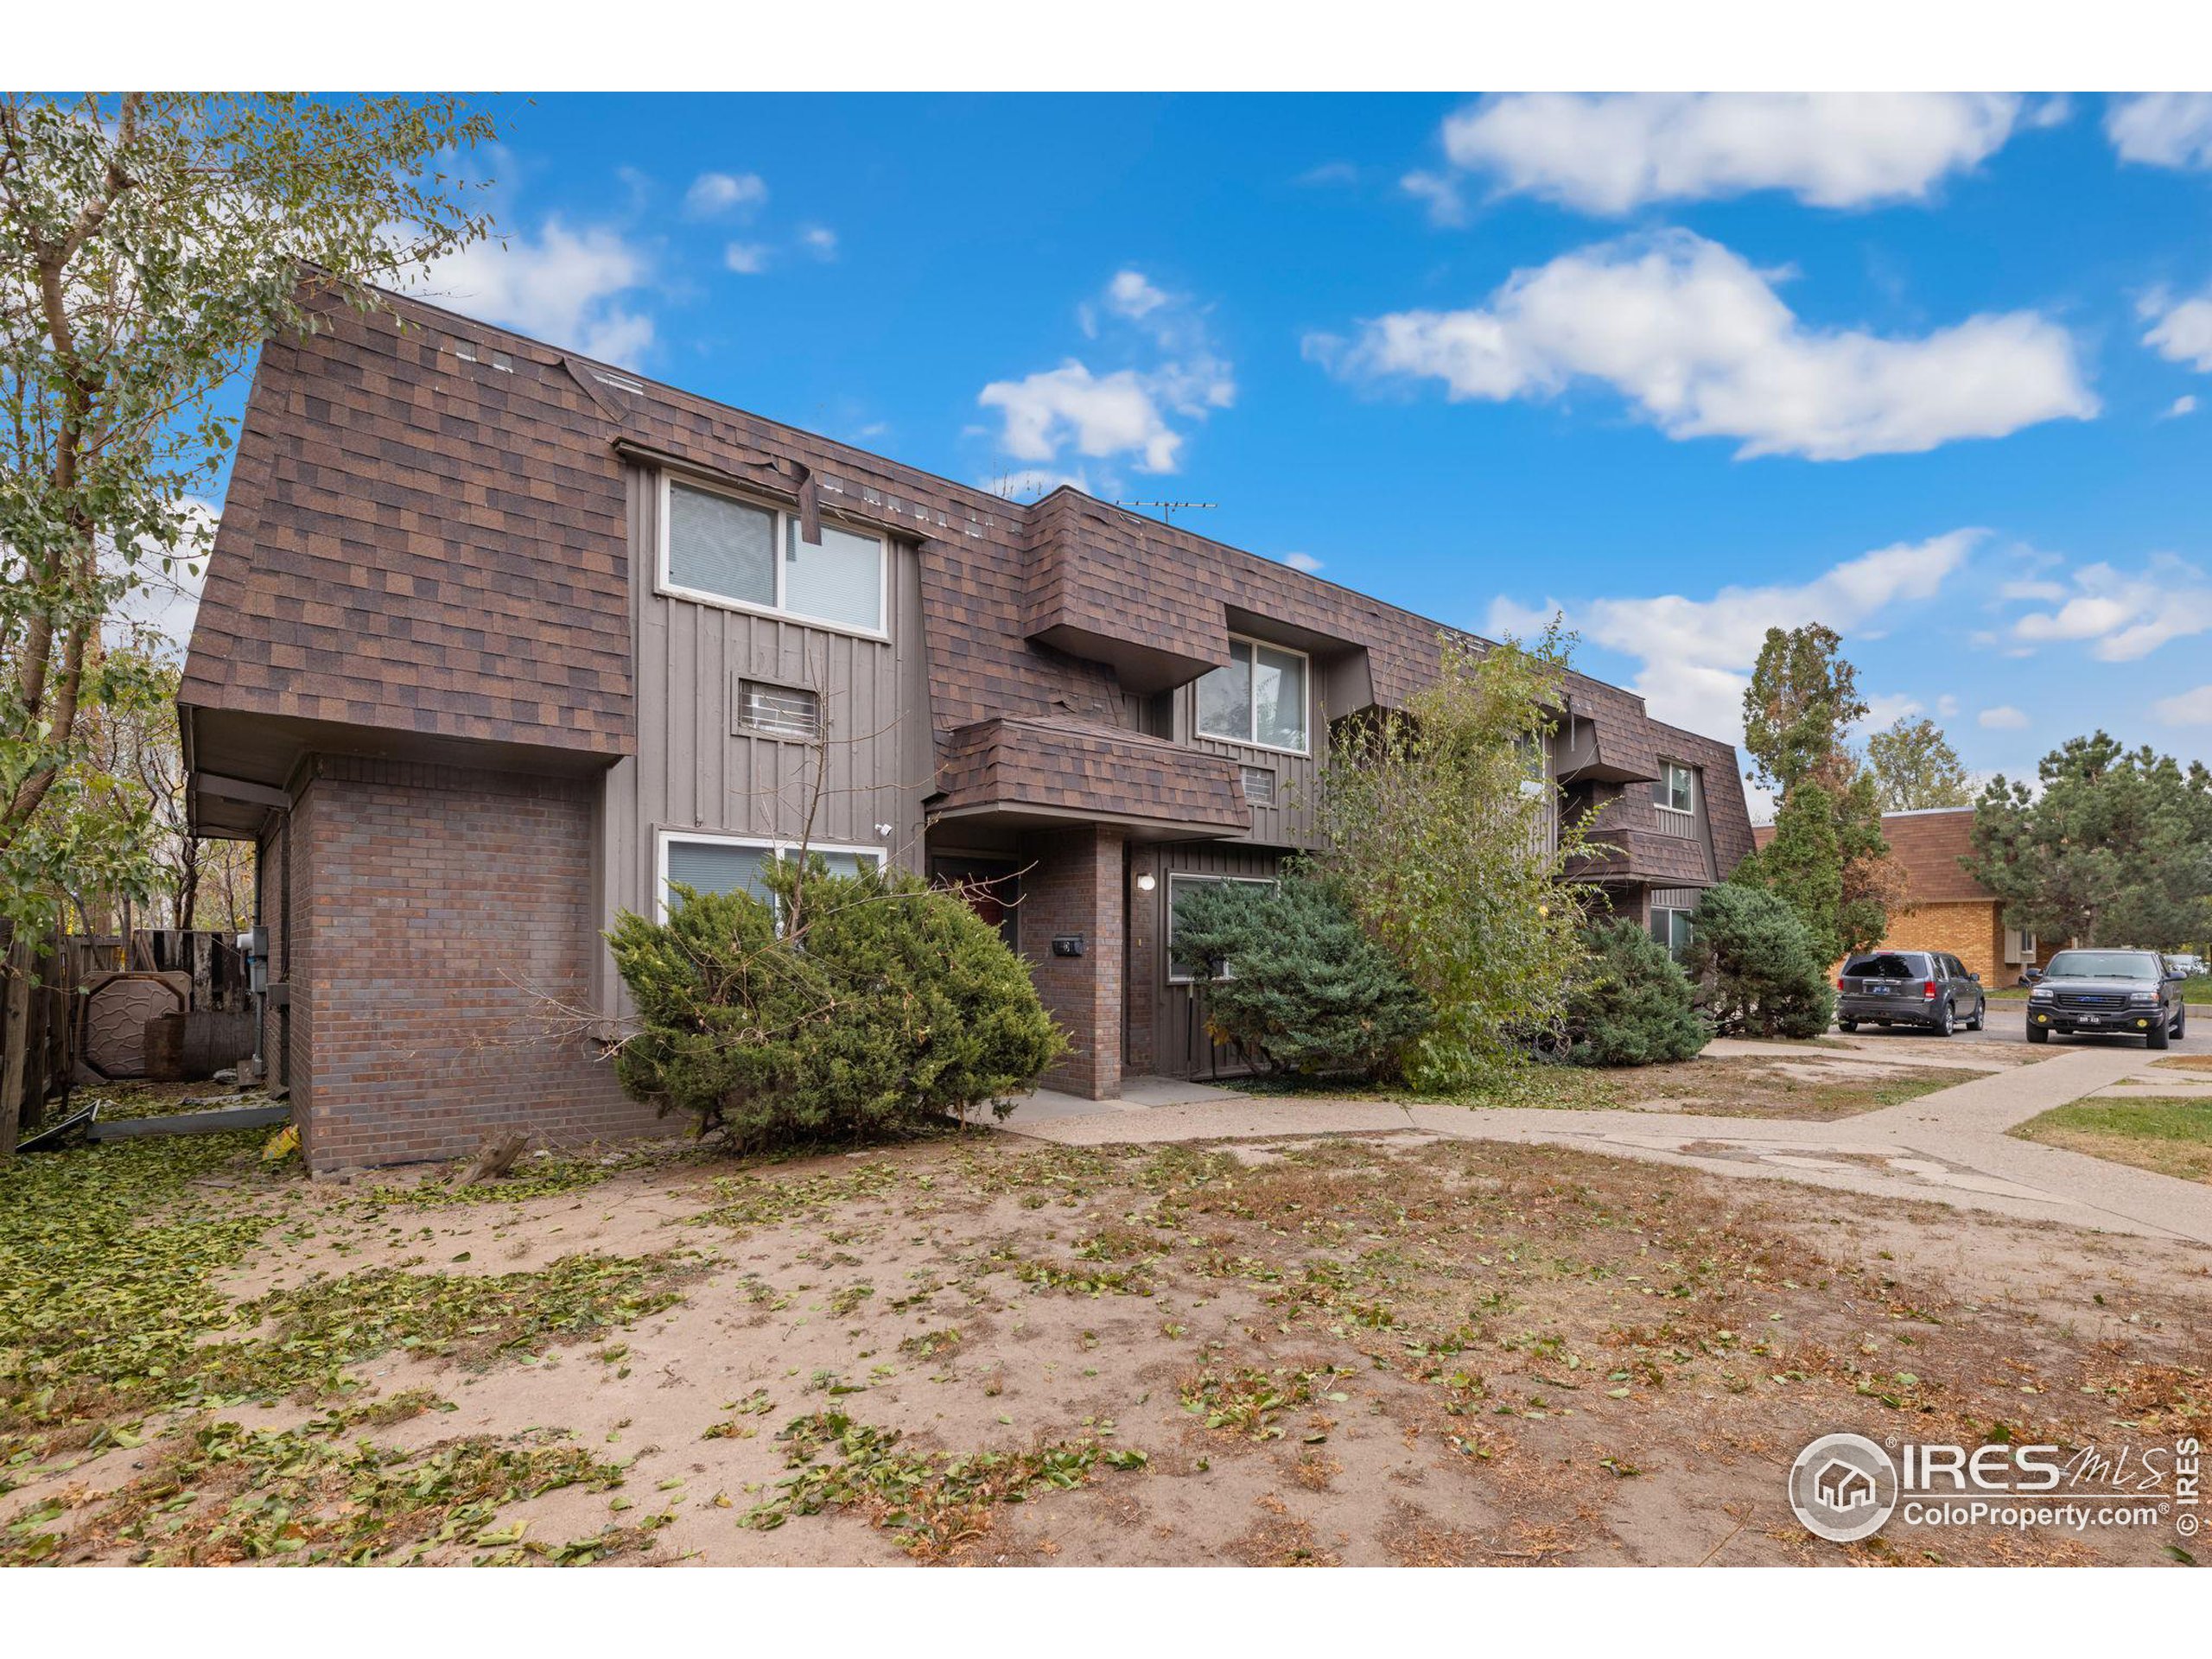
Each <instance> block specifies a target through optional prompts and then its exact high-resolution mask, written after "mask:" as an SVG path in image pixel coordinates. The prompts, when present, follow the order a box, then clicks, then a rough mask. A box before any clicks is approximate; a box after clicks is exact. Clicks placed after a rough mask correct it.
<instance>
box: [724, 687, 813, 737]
mask: <svg viewBox="0 0 2212 1659" xmlns="http://www.w3.org/2000/svg"><path fill="white" fill-rule="evenodd" d="M737 728H738V729H739V730H740V731H741V732H765V733H766V734H768V735H770V736H772V737H795V738H800V739H813V738H817V737H819V736H821V735H822V697H821V695H820V693H818V692H814V691H809V690H804V689H803V688H800V687H797V686H789V685H771V684H769V683H767V682H766V681H765V680H741V681H739V682H738V687H737Z"/></svg>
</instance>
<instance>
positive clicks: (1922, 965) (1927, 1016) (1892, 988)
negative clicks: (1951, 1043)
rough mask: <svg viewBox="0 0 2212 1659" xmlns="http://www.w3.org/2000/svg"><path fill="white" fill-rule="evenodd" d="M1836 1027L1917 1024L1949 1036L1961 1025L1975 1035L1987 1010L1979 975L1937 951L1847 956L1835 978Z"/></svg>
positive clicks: (1898, 951) (1877, 952)
mask: <svg viewBox="0 0 2212 1659" xmlns="http://www.w3.org/2000/svg"><path fill="white" fill-rule="evenodd" d="M1835 988H1836V992H1837V997H1836V1009H1835V1023H1836V1027H1837V1028H1838V1029H1839V1030H1841V1031H1856V1030H1858V1029H1859V1027H1861V1026H1918V1027H1922V1028H1923V1030H1927V1031H1932V1032H1935V1033H1937V1034H1938V1035H1939V1036H1943V1037H1948V1036H1949V1035H1950V1034H1951V1033H1953V1032H1955V1031H1956V1030H1957V1029H1958V1028H1959V1027H1961V1026H1964V1027H1966V1028H1967V1030H1968V1031H1980V1029H1981V1025H1982V1020H1983V1018H1984V1017H1985V1015H1986V1014H1987V1012H1988V1007H1989V1005H1988V1002H1987V1001H1986V998H1985V997H1984V995H1983V994H1982V988H1981V976H1980V975H1978V974H1970V973H1968V972H1967V969H1966V964H1965V963H1961V961H1960V960H1959V959H1958V958H1957V957H1954V956H1950V955H1948V954H1946V953H1945V952H1943V951H1941V950H1870V951H1867V952H1866V954H1865V955H1863V956H1857V957H1851V958H1850V959H1849V960H1848V961H1847V962H1846V963H1844V964H1843V972H1842V973H1841V974H1840V975H1839V976H1837V977H1836V982H1835Z"/></svg>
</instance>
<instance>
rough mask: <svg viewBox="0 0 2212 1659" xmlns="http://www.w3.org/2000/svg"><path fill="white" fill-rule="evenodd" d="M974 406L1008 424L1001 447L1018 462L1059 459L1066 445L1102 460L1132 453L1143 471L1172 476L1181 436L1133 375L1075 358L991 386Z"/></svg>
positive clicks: (1140, 378) (1131, 371) (1142, 379)
mask: <svg viewBox="0 0 2212 1659" xmlns="http://www.w3.org/2000/svg"><path fill="white" fill-rule="evenodd" d="M976 402H977V403H979V404H982V406H983V407H984V408H986V409H995V410H1000V411H1001V413H1002V414H1003V416H1005V420H1006V426H1005V429H1004V431H1003V432H1002V433H1001V436H1000V447H1001V448H1003V449H1004V450H1005V451H1006V452H1007V454H1009V455H1012V456H1013V457H1014V459H1015V460H1017V461H1056V460H1058V457H1059V453H1060V449H1061V448H1062V446H1063V445H1065V444H1073V445H1074V447H1075V450H1076V453H1077V454H1084V455H1090V456H1095V457H1103V456H1107V455H1116V454H1125V453H1128V452H1130V451H1134V452H1135V453H1136V454H1137V455H1138V457H1139V459H1138V462H1137V464H1138V466H1139V467H1141V468H1142V469H1143V470H1144V471H1146V472H1147V473H1172V472H1173V471H1174V470H1175V456H1176V452H1177V451H1178V450H1179V449H1180V448H1182V444H1183V438H1182V435H1181V434H1180V433H1179V432H1177V431H1175V430H1174V429H1173V428H1171V427H1170V426H1169V425H1168V424H1167V422H1166V417H1165V416H1163V415H1162V414H1161V413H1160V404H1159V401H1158V399H1157V398H1155V397H1154V395H1153V391H1152V389H1151V387H1150V386H1149V385H1147V383H1146V380H1145V377H1143V376H1142V375H1140V374H1139V373H1137V372H1136V371H1135V370H1134V369H1118V370H1116V371H1115V372H1113V373H1111V374H1106V375H1097V374H1093V373H1092V372H1090V369H1088V368H1086V367H1085V366H1084V365H1083V364H1082V363H1080V362H1078V361H1077V360H1076V359H1074V358H1070V359H1068V360H1067V361H1066V362H1065V363H1063V364H1061V365H1060V366H1059V367H1058V368H1057V369H1040V370H1039V371H1038V372H1036V373H1034V374H1031V375H1025V376H1024V377H1023V378H1020V379H1019V380H994V381H992V382H991V384H990V385H987V386H985V387H984V388H983V390H982V392H981V393H980V394H979V395H978V396H977V397H976Z"/></svg>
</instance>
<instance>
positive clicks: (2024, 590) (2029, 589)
mask: <svg viewBox="0 0 2212 1659" xmlns="http://www.w3.org/2000/svg"><path fill="white" fill-rule="evenodd" d="M1997 597H1998V598H1999V599H2000V600H2007V599H2009V600H2045V601H2048V600H2055V599H2063V598H2065V597H2066V584H2065V583H2064V582H2050V581H2047V580H2046V579H2044V577H2041V576H2029V577H2024V578H2023V579H2021V580H2019V581H2017V582H1999V583H1998V585H1997Z"/></svg>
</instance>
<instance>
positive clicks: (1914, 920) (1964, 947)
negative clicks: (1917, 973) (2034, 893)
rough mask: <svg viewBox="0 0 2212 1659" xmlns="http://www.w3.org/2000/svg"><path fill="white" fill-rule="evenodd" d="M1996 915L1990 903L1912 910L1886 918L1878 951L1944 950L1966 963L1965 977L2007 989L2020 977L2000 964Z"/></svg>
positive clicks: (2001, 937) (2001, 942)
mask: <svg viewBox="0 0 2212 1659" xmlns="http://www.w3.org/2000/svg"><path fill="white" fill-rule="evenodd" d="M1999 912H2000V906H1999V905H1998V903H1997V901H1996V900H1995V899H1961V900H1958V901H1956V902H1954V903H1946V904H1929V905H1920V906H1916V907H1914V908H1913V909H1911V910H1908V911H1904V912H1901V913H1899V914H1897V915H1895V916H1892V917H1891V918H1890V931H1889V933H1888V935H1887V936H1886V937H1885V938H1884V939H1883V940H1882V948H1883V949H1884V950H1948V952H1950V954H1951V955H1953V956H1955V957H1957V958H1958V959H1959V960H1960V961H1961V962H1962V963H1966V965H1967V972H1968V973H1973V974H1980V976H1981V982H1982V983H1983V984H1984V985H1986V986H1991V987H1997V986H2004V985H2010V984H2011V983H2012V982H2013V981H2014V980H2016V979H2018V977H2019V976H2020V969H2019V965H2018V964H2017V963H2016V964H2013V965H2012V966H2010V967H2008V966H2007V965H2006V964H2005V960H2004V957H2005V923H2004V920H2003V918H2002V916H2001V914H2000V913H1999Z"/></svg>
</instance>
